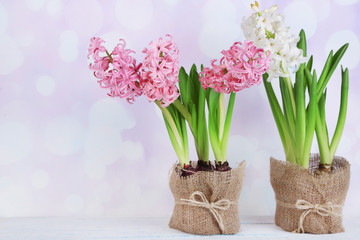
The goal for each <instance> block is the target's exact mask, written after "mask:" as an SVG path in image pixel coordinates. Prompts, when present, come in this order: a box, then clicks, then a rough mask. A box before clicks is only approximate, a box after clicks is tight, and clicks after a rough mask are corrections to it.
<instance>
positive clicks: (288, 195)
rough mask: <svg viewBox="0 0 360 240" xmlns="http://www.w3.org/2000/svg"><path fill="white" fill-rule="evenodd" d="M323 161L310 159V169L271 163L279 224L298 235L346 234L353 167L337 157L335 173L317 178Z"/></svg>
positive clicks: (282, 162) (286, 163)
mask: <svg viewBox="0 0 360 240" xmlns="http://www.w3.org/2000/svg"><path fill="white" fill-rule="evenodd" d="M319 163H320V158H319V155H318V154H314V155H312V156H311V157H310V168H309V169H305V168H302V167H299V166H297V165H295V164H291V163H288V162H284V161H278V160H276V159H274V158H271V159H270V177H271V185H272V187H273V189H274V192H275V197H276V201H277V205H276V212H275V223H276V225H278V226H280V227H281V228H283V229H284V230H286V231H292V232H297V233H304V232H306V233H316V234H324V233H337V232H343V231H344V228H343V226H342V206H343V204H344V201H345V198H346V193H347V191H348V187H349V180H350V164H349V163H348V162H347V161H346V159H344V158H341V157H335V158H334V161H333V168H334V170H333V171H332V172H331V173H330V172H321V173H320V174H315V172H314V170H315V169H317V168H318V166H319Z"/></svg>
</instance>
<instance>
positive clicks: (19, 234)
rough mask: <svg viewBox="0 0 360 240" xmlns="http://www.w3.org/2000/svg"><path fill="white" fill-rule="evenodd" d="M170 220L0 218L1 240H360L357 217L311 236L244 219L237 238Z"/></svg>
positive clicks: (268, 221) (269, 219) (267, 219)
mask: <svg viewBox="0 0 360 240" xmlns="http://www.w3.org/2000/svg"><path fill="white" fill-rule="evenodd" d="M168 221H169V218H119V217H39V218H2V219H0V239H1V240H80V239H81V240H95V239H97V240H108V239H109V240H110V239H111V240H116V239H119V240H120V239H128V240H129V239H179V240H180V239H182V240H184V239H185V240H188V239H223V240H225V239H226V240H228V239H247V240H253V239H257V240H262V239H273V240H282V239H324V240H325V239H326V240H329V239H330V240H331V239H337V240H341V239H349V240H350V239H351V240H357V239H360V221H359V219H358V218H352V219H345V220H344V226H345V233H339V234H327V235H312V234H294V233H288V232H285V231H283V230H282V229H280V228H279V227H277V226H275V225H274V223H273V217H242V219H241V229H240V231H239V233H237V234H236V235H225V236H224V235H220V236H197V235H190V234H186V233H183V232H180V231H177V230H174V229H170V228H169V227H168Z"/></svg>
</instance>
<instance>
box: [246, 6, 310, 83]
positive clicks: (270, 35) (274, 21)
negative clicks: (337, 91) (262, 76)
mask: <svg viewBox="0 0 360 240" xmlns="http://www.w3.org/2000/svg"><path fill="white" fill-rule="evenodd" d="M252 9H253V10H254V11H255V13H253V14H252V15H251V16H249V17H248V18H244V19H243V22H242V24H241V27H242V29H243V32H244V35H245V38H246V39H248V40H250V41H253V42H254V44H255V46H257V47H260V48H263V49H264V50H265V51H270V52H271V53H272V58H271V64H270V67H269V70H268V71H267V72H268V74H269V80H271V79H272V78H276V77H279V76H280V77H288V76H289V73H288V68H293V69H294V71H297V70H298V68H299V66H300V64H301V63H303V62H305V60H306V59H305V58H304V57H303V52H302V50H300V49H298V48H297V46H296V44H297V42H298V41H299V37H298V36H295V35H294V34H292V33H290V31H289V29H290V28H289V27H287V26H285V21H284V17H283V16H282V15H281V14H279V13H276V11H277V9H278V7H277V6H273V7H271V8H268V9H265V10H263V11H260V10H259V5H258V3H257V2H255V4H252Z"/></svg>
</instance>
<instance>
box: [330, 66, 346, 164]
mask: <svg viewBox="0 0 360 240" xmlns="http://www.w3.org/2000/svg"><path fill="white" fill-rule="evenodd" d="M341 78H342V81H341V101H340V111H339V117H338V121H337V124H336V129H335V132H334V136H333V138H332V140H331V145H330V160H331V161H332V160H333V158H334V156H335V152H336V149H337V147H338V145H339V142H340V139H341V135H342V133H343V130H344V125H345V119H346V112H347V104H348V93H349V69H347V68H346V69H345V71H344V70H343V68H342V66H341Z"/></svg>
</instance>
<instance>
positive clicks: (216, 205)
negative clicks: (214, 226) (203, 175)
mask: <svg viewBox="0 0 360 240" xmlns="http://www.w3.org/2000/svg"><path fill="white" fill-rule="evenodd" d="M196 197H199V198H200V200H196ZM176 204H181V205H188V206H194V207H202V208H206V209H209V211H210V212H211V213H212V215H213V216H214V218H215V220H216V222H217V223H218V224H219V227H220V230H221V233H223V232H224V230H225V226H224V223H223V220H222V217H221V215H220V213H219V212H218V210H223V211H226V210H228V209H229V208H230V205H231V204H237V202H231V201H229V200H228V199H221V200H219V201H217V202H209V201H208V200H207V198H206V196H205V194H204V193H202V192H200V191H195V192H193V193H192V194H191V195H190V198H189V199H184V198H181V199H180V202H176Z"/></svg>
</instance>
